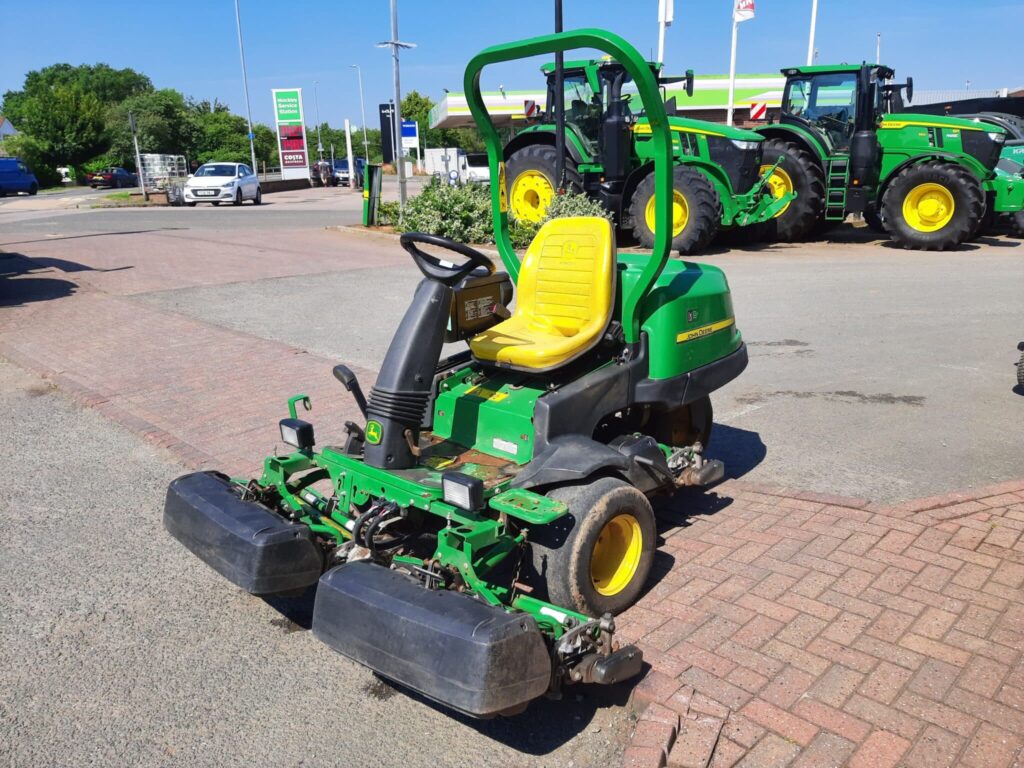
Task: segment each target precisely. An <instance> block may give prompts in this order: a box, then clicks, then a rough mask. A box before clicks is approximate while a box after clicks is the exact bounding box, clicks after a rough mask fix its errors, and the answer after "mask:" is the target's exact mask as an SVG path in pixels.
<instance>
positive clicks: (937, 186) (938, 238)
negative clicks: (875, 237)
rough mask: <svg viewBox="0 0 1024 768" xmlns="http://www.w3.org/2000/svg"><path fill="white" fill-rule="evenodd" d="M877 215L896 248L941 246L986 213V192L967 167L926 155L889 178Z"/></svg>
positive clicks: (965, 234)
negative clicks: (881, 219) (926, 159)
mask: <svg viewBox="0 0 1024 768" xmlns="http://www.w3.org/2000/svg"><path fill="white" fill-rule="evenodd" d="M915 198H916V202H915ZM937 201H938V202H937ZM882 215H883V216H884V217H885V223H886V224H887V225H888V227H889V235H890V236H891V237H892V241H893V242H894V243H896V245H898V246H900V247H901V248H908V249H913V250H921V251H944V250H946V249H947V248H953V247H956V246H958V245H960V244H961V243H963V242H964V241H965V240H967V239H968V238H969V237H971V233H972V232H974V231H975V229H976V228H977V227H978V226H979V222H980V221H981V220H982V219H983V217H984V215H985V196H984V194H983V192H982V189H981V184H980V183H979V182H978V180H977V179H976V178H975V177H974V175H973V174H971V172H970V171H968V170H967V169H966V168H962V167H960V166H959V165H954V164H953V163H943V162H939V161H937V160H928V161H926V162H923V163H916V164H915V165H911V166H910V167H908V168H904V169H903V170H902V171H900V172H899V174H898V175H897V176H896V178H895V179H893V181H892V183H890V184H889V186H888V187H887V188H886V190H885V195H884V196H883V198H882ZM908 215H909V216H910V217H911V221H908V219H907V216H908Z"/></svg>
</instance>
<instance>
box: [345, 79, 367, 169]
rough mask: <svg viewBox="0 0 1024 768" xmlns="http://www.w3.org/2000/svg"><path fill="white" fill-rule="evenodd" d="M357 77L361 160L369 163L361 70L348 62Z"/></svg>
mask: <svg viewBox="0 0 1024 768" xmlns="http://www.w3.org/2000/svg"><path fill="white" fill-rule="evenodd" d="M349 66H350V67H352V68H353V69H354V70H355V71H356V75H358V77H359V111H360V112H361V113H362V115H363V155H364V157H363V162H365V163H366V164H367V165H369V164H370V142H369V141H367V140H366V104H365V103H364V102H363V70H361V69H360V68H359V65H358V64H349Z"/></svg>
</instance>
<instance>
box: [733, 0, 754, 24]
mask: <svg viewBox="0 0 1024 768" xmlns="http://www.w3.org/2000/svg"><path fill="white" fill-rule="evenodd" d="M752 18H754V0H736V5H735V7H734V8H733V9H732V20H733V21H735V22H736V23H737V24H739V23H740V22H741V21H749V20H750V19H752Z"/></svg>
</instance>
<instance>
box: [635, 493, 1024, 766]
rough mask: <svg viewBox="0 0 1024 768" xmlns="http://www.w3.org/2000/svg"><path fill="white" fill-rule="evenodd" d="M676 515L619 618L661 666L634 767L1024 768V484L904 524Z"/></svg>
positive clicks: (690, 509)
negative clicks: (651, 574)
mask: <svg viewBox="0 0 1024 768" xmlns="http://www.w3.org/2000/svg"><path fill="white" fill-rule="evenodd" d="M679 510H684V511H679ZM660 512H661V514H660V515H659V519H660V520H661V523H662V529H661V535H662V537H663V542H662V543H661V544H660V546H659V554H658V559H657V561H656V563H657V566H656V567H657V569H658V575H659V578H658V579H657V580H656V582H655V583H654V586H653V587H652V588H651V589H650V591H649V592H648V593H647V594H646V596H644V597H643V598H642V599H641V600H640V602H639V603H638V604H637V605H636V606H635V607H634V608H632V609H630V610H629V611H627V612H626V613H625V614H624V615H623V616H622V617H621V618H620V619H619V625H620V627H621V630H620V632H621V635H622V636H623V637H624V638H627V639H629V640H632V641H635V642H637V643H638V644H639V645H640V646H641V647H642V648H643V649H644V653H645V656H646V658H647V660H648V661H649V662H650V663H651V669H650V671H649V672H648V673H647V675H646V677H645V678H644V680H643V681H642V682H641V683H640V685H639V686H638V688H637V690H636V693H635V698H636V700H637V702H638V703H640V704H641V705H643V704H644V703H649V707H648V709H647V711H646V712H645V713H644V714H643V715H642V716H641V720H640V721H639V722H638V724H637V730H636V734H635V735H634V738H633V744H632V746H631V747H630V748H629V749H628V750H627V751H626V755H625V764H626V765H627V766H636V767H638V768H639V766H661V765H665V764H666V762H667V764H668V765H669V766H686V767H687V768H690V767H691V766H697V767H700V768H703V766H706V765H710V766H713V768H729V767H730V766H733V765H737V766H744V768H746V766H784V765H793V766H801V767H803V766H820V767H823V766H840V765H846V764H849V765H851V766H871V767H872V768H881V767H882V766H896V765H903V766H908V768H917V767H918V766H919V767H920V768H936V767H937V766H965V767H967V766H970V767H974V766H977V767H978V768H1001V767H1002V766H1013V765H1021V764H1022V763H1021V762H1020V760H1021V758H1020V756H1019V753H1020V750H1021V746H1022V744H1024V661H1022V650H1024V590H1022V585H1024V539H1022V538H1021V533H1022V531H1024V481H1021V482H1012V483H1004V484H1003V485H1001V486H997V487H993V488H990V489H988V490H986V491H983V492H981V493H980V495H976V497H974V498H970V499H966V498H965V497H963V496H960V495H955V494H954V495H953V496H951V497H946V498H933V499H921V500H917V501H913V502H908V503H905V504H902V505H899V506H896V507H881V506H879V505H875V504H871V503H869V502H867V501H865V500H858V499H843V498H828V497H822V496H819V495H817V494H801V493H799V492H797V491H794V490H791V489H784V488H779V489H772V488H756V489H755V487H754V486H751V485H749V484H744V483H742V482H732V483H728V484H725V485H723V486H719V487H718V488H717V489H716V490H715V491H714V492H712V493H710V494H696V493H694V494H691V495H689V496H688V497H687V498H685V499H680V498H677V499H675V500H673V502H672V503H671V505H670V506H669V505H665V506H664V507H663V508H662V509H661V511H660ZM673 732H675V733H677V734H678V735H676V736H675V737H674V738H673Z"/></svg>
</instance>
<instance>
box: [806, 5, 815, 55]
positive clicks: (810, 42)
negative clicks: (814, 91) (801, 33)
mask: <svg viewBox="0 0 1024 768" xmlns="http://www.w3.org/2000/svg"><path fill="white" fill-rule="evenodd" d="M817 24H818V0H811V36H810V38H809V39H808V41H807V66H811V65H812V64H813V63H814V28H815V27H816V26H817Z"/></svg>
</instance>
